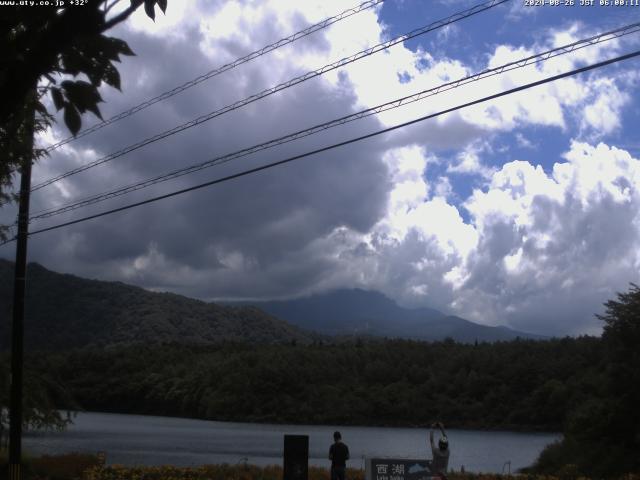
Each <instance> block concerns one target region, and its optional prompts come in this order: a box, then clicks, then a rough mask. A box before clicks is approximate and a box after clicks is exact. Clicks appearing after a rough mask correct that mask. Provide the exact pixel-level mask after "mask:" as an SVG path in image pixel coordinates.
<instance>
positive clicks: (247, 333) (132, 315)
mask: <svg viewBox="0 0 640 480" xmlns="http://www.w3.org/2000/svg"><path fill="white" fill-rule="evenodd" d="M13 271H14V267H13V262H9V261H7V260H2V259H0V348H2V349H7V348H8V346H9V332H10V321H9V319H10V312H11V304H12V292H13ZM318 337H319V336H318V335H316V334H314V333H312V332H305V331H302V330H301V329H299V328H298V327H295V326H292V325H289V324H288V323H286V322H284V321H282V320H279V319H277V318H274V317H272V316H270V315H268V314H266V313H265V312H263V311H261V310H258V309H257V308H255V307H242V306H237V307H231V306H222V305H217V304H214V303H207V302H203V301H201V300H196V299H192V298H188V297H184V296H181V295H177V294H174V293H168V292H165V293H159V292H151V291H148V290H145V289H143V288H141V287H136V286H132V285H128V284H125V283H122V282H105V281H101V280H89V279H85V278H82V277H78V276H75V275H70V274H61V273H57V272H53V271H50V270H47V269H46V268H45V267H43V266H41V265H39V264H37V263H30V264H29V265H28V267H27V291H26V308H25V345H26V347H27V348H30V349H42V350H60V349H68V348H82V347H85V346H101V347H104V346H112V345H129V344H136V343H147V344H148V343H151V344H162V343H184V344H212V343H218V342H222V341H245V342H246V341H248V342H255V343H288V342H300V343H311V342H313V341H315V340H317V339H318Z"/></svg>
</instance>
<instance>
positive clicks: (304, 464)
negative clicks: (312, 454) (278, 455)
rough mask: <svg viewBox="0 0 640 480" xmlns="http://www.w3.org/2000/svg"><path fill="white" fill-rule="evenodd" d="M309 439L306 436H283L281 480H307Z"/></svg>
mask: <svg viewBox="0 0 640 480" xmlns="http://www.w3.org/2000/svg"><path fill="white" fill-rule="evenodd" d="M308 476H309V437H308V436H307V435H285V436H284V471H283V472H282V478H283V480H308Z"/></svg>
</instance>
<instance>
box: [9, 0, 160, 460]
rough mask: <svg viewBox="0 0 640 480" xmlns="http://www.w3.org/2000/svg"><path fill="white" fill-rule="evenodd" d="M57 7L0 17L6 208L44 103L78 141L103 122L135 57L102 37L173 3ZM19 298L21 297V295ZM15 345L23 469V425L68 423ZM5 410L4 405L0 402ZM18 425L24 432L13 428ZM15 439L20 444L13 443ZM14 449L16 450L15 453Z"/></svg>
mask: <svg viewBox="0 0 640 480" xmlns="http://www.w3.org/2000/svg"><path fill="white" fill-rule="evenodd" d="M47 3H49V2H47ZM59 3H60V5H59V6H56V7H54V6H48V5H47V6H45V5H36V6H32V7H31V8H29V7H26V8H25V7H24V6H21V5H18V6H17V7H18V8H15V6H5V7H4V8H2V9H1V11H0V32H1V33H0V51H2V56H3V57H2V70H0V92H2V95H3V96H2V101H1V102H0V152H2V154H1V155H2V156H1V157H0V207H2V205H3V204H6V203H7V202H9V201H11V200H14V199H15V195H14V194H13V193H11V192H9V191H8V190H9V188H11V185H12V181H13V178H12V177H13V174H14V173H15V172H16V171H17V170H18V169H21V170H22V178H23V179H25V180H26V179H29V176H30V171H31V169H30V168H25V167H30V166H31V164H32V162H33V161H35V160H37V159H38V158H39V157H41V156H42V155H44V154H45V151H44V150H42V149H40V150H38V149H34V148H33V147H32V145H33V135H34V133H37V132H38V131H41V130H43V129H46V128H48V127H49V126H50V125H51V123H52V122H53V121H54V120H55V119H54V117H53V116H52V115H51V114H50V113H49V112H48V110H47V108H46V107H45V105H44V104H43V102H42V100H43V98H44V97H45V96H46V95H50V96H51V100H52V103H53V105H54V107H55V108H56V109H57V110H58V111H60V110H63V113H64V115H63V116H64V122H65V124H66V125H67V127H68V128H69V130H70V131H71V133H72V134H73V135H76V134H77V133H78V131H79V130H80V128H81V125H82V120H81V115H82V114H84V113H86V112H92V113H93V114H94V115H96V116H98V117H99V118H101V115H100V109H99V108H98V103H100V102H101V101H102V98H101V96H100V93H99V91H98V88H99V87H100V86H101V85H102V84H103V83H106V84H107V85H110V86H111V87H114V88H117V89H120V75H119V73H118V70H117V68H116V67H115V62H118V61H119V60H120V55H133V52H132V51H131V49H130V48H129V46H128V45H127V43H126V42H124V41H122V40H120V39H117V38H113V37H107V36H106V35H104V33H105V32H106V31H107V30H109V29H110V28H112V27H114V26H115V25H117V24H119V23H121V22H123V21H124V20H126V19H127V18H128V17H129V16H130V15H131V14H132V13H133V12H135V11H136V10H137V9H138V8H139V7H140V6H142V5H144V8H145V11H146V13H147V15H148V16H149V17H151V18H152V19H153V18H154V17H155V6H156V5H158V6H159V8H160V9H161V10H162V11H163V12H164V11H165V10H166V7H167V0H130V4H129V5H128V6H127V7H123V8H120V7H119V6H122V5H121V3H122V2H121V0H83V4H82V5H78V4H77V3H78V2H69V1H67V2H59ZM114 9H115V10H114ZM114 12H116V13H114ZM87 80H88V81H87ZM21 189H22V191H23V194H24V196H21V197H20V201H21V207H22V208H23V210H21V213H20V216H21V218H22V220H21V224H20V229H21V234H20V235H21V239H22V240H23V243H22V244H20V243H19V245H18V246H19V247H21V248H18V250H17V251H18V254H19V255H17V257H21V261H20V262H18V260H16V272H18V270H17V269H18V265H20V266H21V269H22V272H21V273H16V283H15V286H14V289H15V290H14V291H15V292H19V291H22V292H23V291H24V268H25V264H26V229H25V228H24V226H25V225H26V223H25V221H26V219H27V218H28V204H29V202H28V182H26V181H25V182H24V183H23V184H22V185H21ZM25 192H26V194H25ZM24 200H26V201H24ZM23 201H24V202H23ZM7 230H8V228H7V227H4V228H3V227H2V226H0V240H2V239H5V238H6V236H7ZM20 252H23V254H22V255H20ZM18 287H20V290H19V289H18ZM17 297H18V298H20V297H23V295H21V294H18V295H17ZM22 300H23V298H22V299H21V300H20V301H17V300H15V299H14V307H13V308H14V312H18V313H16V314H15V316H14V322H13V328H14V329H15V331H17V332H20V331H21V329H22V318H21V317H22V314H21V313H19V312H20V310H19V309H17V307H16V305H22V303H23V302H22ZM16 319H18V320H17V321H16ZM14 339H18V340H17V342H18V345H19V347H20V348H17V349H16V352H17V353H16V352H14V351H13V350H12V375H14V377H13V379H14V381H13V382H11V403H12V408H15V405H14V404H13V402H19V403H17V404H18V405H20V404H21V403H22V404H24V406H25V407H26V408H25V410H24V412H22V409H19V408H15V409H14V410H13V412H18V413H16V414H15V415H12V418H11V420H10V422H11V428H12V432H11V435H12V450H11V452H10V461H11V463H12V465H13V466H14V467H15V468H19V467H16V465H14V462H17V464H19V461H20V460H19V459H20V441H19V438H20V419H22V420H23V421H26V422H27V423H29V424H31V425H32V426H36V427H47V426H57V427H60V428H61V427H64V425H65V424H66V420H65V419H63V418H62V417H61V416H60V414H58V413H57V412H56V410H55V409H54V403H52V402H50V399H51V395H50V391H51V389H50V388H49V386H50V385H49V386H47V383H46V382H45V379H44V378H41V379H38V380H37V381H36V382H35V387H34V388H30V387H29V385H28V384H27V385H25V387H26V388H25V389H24V390H23V383H22V369H23V367H22V346H21V342H22V340H21V337H20V335H19V333H18V334H16V335H14ZM3 391H6V389H5V390H3ZM30 393H31V396H29V394H30ZM24 394H27V395H24ZM0 405H4V403H3V402H2V399H0ZM2 417H4V408H2V407H0V425H2V422H3V418H2ZM15 425H18V427H16V428H15V429H14V426H15ZM14 437H16V438H17V441H16V443H15V444H14V443H13V442H14V441H15V439H14ZM13 445H17V446H16V447H15V448H13ZM13 457H17V458H13ZM17 471H19V470H17Z"/></svg>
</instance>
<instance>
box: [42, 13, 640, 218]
mask: <svg viewBox="0 0 640 480" xmlns="http://www.w3.org/2000/svg"><path fill="white" fill-rule="evenodd" d="M638 31H640V22H638V23H634V24H631V25H627V26H624V27H620V28H617V29H615V30H611V31H609V32H605V33H601V34H598V35H594V36H592V37H589V38H586V39H582V40H578V41H575V42H573V43H570V44H567V45H563V46H561V47H556V48H553V49H550V50H547V51H545V52H542V53H538V54H536V55H531V56H529V57H526V58H522V59H520V60H516V61H513V62H509V63H506V64H504V65H501V66H499V67H495V68H491V69H488V70H484V71H482V72H480V73H477V74H474V75H469V76H466V77H464V78H461V79H459V80H455V81H451V82H447V83H444V84H441V85H439V86H437V87H434V88H431V89H428V90H423V91H421V92H418V93H415V94H413V95H409V96H405V97H402V98H399V99H396V100H393V101H390V102H387V103H383V104H381V105H377V106H375V107H371V108H368V109H365V110H361V111H360V112H357V113H353V114H350V115H347V116H344V117H341V118H338V119H335V120H331V121H330V122H325V123H322V124H319V125H315V126H313V127H310V128H307V129H305V130H300V131H297V132H294V133H291V134H288V135H285V136H283V137H279V138H276V139H273V140H269V141H267V142H264V143H260V144H257V145H253V146H251V147H247V148H244V149H242V150H238V151H236V152H233V153H229V154H226V155H222V156H219V157H215V158H213V159H210V160H207V161H205V162H202V163H199V164H195V165H191V166H189V167H185V168H181V169H178V170H174V171H172V172H169V173H166V174H163V175H159V176H157V177H154V178H151V179H147V180H143V181H140V182H137V183H134V184H131V185H128V186H125V187H120V188H118V189H115V190H111V191H109V192H103V193H101V194H98V195H93V196H90V197H86V198H84V199H82V200H78V201H76V202H73V203H70V204H67V205H64V206H62V207H55V208H50V209H46V210H41V211H39V212H36V213H34V214H33V215H32V216H31V218H30V220H38V219H43V218H49V217H53V216H55V215H59V214H62V213H66V212H70V211H73V210H77V209H78V208H81V207H84V206H88V205H93V204H95V203H99V202H102V201H105V200H109V199H112V198H115V197H119V196H122V195H125V194H127V193H131V192H134V191H137V190H140V189H142V188H146V187H148V186H151V185H156V184H158V183H161V182H164V181H168V180H172V179H175V178H178V177H181V176H183V175H187V174H190V173H193V172H196V171H200V170H203V169H205V168H209V167H213V166H218V165H221V164H224V163H227V162H230V161H232V160H235V159H238V158H241V157H245V156H247V155H250V154H253V153H256V152H259V151H262V150H266V149H268V148H272V147H275V146H278V145H282V144H284V143H288V142H291V141H294V140H298V139H300V138H303V137H307V136H309V135H313V134H315V133H318V132H320V131H324V130H328V129H330V128H333V127H336V126H339V125H344V124H346V123H349V122H353V121H355V120H360V119H362V118H366V117H369V116H372V115H376V114H378V113H381V112H385V111H388V110H392V109H394V108H398V107H401V106H404V105H408V104H410V103H414V102H417V101H420V100H424V99H425V98H427V97H431V96H434V95H437V94H439V93H442V92H444V91H448V90H452V89H454V88H458V87H460V86H462V85H466V84H468V83H472V82H477V81H479V80H482V79H485V78H488V77H491V76H495V75H499V74H502V73H504V72H507V71H512V70H515V69H518V68H524V67H525V66H527V65H532V64H536V63H540V62H544V61H546V60H549V59H550V58H554V57H557V56H560V55H565V54H568V53H571V52H574V51H576V50H578V49H581V48H585V47H588V46H592V45H596V44H598V43H601V42H606V41H610V40H613V39H615V38H619V37H622V36H624V35H629V34H631V33H636V32H638Z"/></svg>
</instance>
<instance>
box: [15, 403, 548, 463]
mask: <svg viewBox="0 0 640 480" xmlns="http://www.w3.org/2000/svg"><path fill="white" fill-rule="evenodd" d="M336 429H338V430H340V431H341V432H342V438H343V440H344V442H345V443H346V444H347V445H348V446H349V449H350V451H351V460H350V461H349V466H350V467H355V468H364V462H363V458H364V457H365V456H366V457H378V458H379V457H396V458H424V457H426V456H427V455H429V456H430V455H431V453H430V450H428V449H427V442H428V430H425V429H413V428H378V427H341V426H337V425H329V426H324V425H323V426H318V425H313V426H309V425H260V424H252V423H227V422H209V421H204V420H190V419H184V418H170V417H152V416H142V415H119V414H107V413H78V415H77V417H76V418H75V421H74V425H71V426H70V427H69V428H68V429H67V431H65V432H48V433H29V434H28V435H27V436H26V438H25V440H24V446H25V450H27V451H30V452H33V453H39V454H53V453H62V452H92V453H95V452H99V451H103V452H106V456H107V463H109V464H114V463H118V464H125V465H162V464H172V465H179V466H195V465H203V464H211V463H230V464H233V463H240V462H243V461H245V460H244V459H246V461H247V462H248V463H251V464H255V465H270V464H282V447H283V442H284V440H283V435H284V434H299V435H309V463H310V464H311V465H318V466H325V467H326V466H328V465H329V461H328V460H327V455H328V451H329V446H330V444H331V442H332V435H333V432H334V430H336ZM447 435H448V437H449V443H450V445H451V459H450V461H449V467H450V468H453V469H455V470H459V469H460V467H461V466H462V465H464V468H465V469H466V470H467V471H475V472H501V471H502V469H503V467H504V465H505V463H506V462H511V470H512V471H514V470H516V469H518V468H522V467H525V466H527V465H529V464H531V463H532V462H533V461H534V460H535V458H536V457H537V455H538V454H539V453H540V451H541V450H542V449H543V448H544V446H545V445H547V444H549V443H551V442H553V441H555V440H557V439H559V438H560V436H559V435H558V434H548V433H545V434H540V433H513V432H481V431H473V430H450V431H447ZM427 452H429V453H427Z"/></svg>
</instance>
